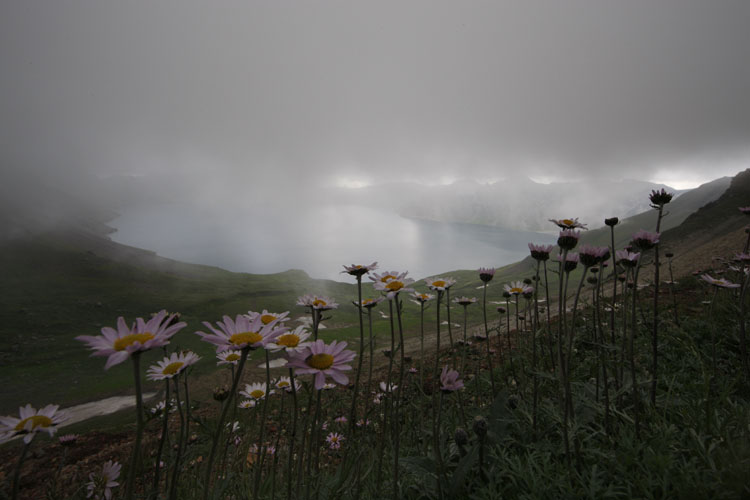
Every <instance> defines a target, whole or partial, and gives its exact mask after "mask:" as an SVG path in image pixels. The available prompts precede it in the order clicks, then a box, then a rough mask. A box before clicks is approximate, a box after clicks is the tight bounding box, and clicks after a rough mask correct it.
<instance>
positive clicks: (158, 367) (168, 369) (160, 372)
mask: <svg viewBox="0 0 750 500" xmlns="http://www.w3.org/2000/svg"><path fill="white" fill-rule="evenodd" d="M199 359H201V358H200V356H198V355H197V354H195V353H194V352H191V351H186V352H181V353H176V352H173V353H172V354H171V355H170V356H169V357H166V358H164V359H162V360H161V361H158V362H157V363H156V364H155V365H151V366H150V367H149V369H148V370H147V371H146V378H148V379H149V380H164V379H168V378H169V379H171V378H174V377H175V376H177V375H179V374H180V373H182V372H183V371H184V370H185V369H187V367H188V366H190V365H193V364H195V363H197V362H198V360H199Z"/></svg>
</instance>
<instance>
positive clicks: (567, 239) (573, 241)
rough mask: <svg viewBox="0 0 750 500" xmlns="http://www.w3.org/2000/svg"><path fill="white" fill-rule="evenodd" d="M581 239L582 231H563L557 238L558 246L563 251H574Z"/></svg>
mask: <svg viewBox="0 0 750 500" xmlns="http://www.w3.org/2000/svg"><path fill="white" fill-rule="evenodd" d="M580 237H581V232H580V231H574V230H572V229H563V230H562V231H560V234H559V235H558V237H557V246H559V247H560V248H562V249H563V250H573V249H574V248H575V247H576V245H577V244H578V239H579V238H580Z"/></svg>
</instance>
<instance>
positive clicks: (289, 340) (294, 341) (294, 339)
mask: <svg viewBox="0 0 750 500" xmlns="http://www.w3.org/2000/svg"><path fill="white" fill-rule="evenodd" d="M276 343H277V344H278V345H283V346H284V347H297V345H298V344H299V337H298V336H297V335H295V334H293V333H287V334H285V335H282V336H281V337H279V339H278V340H277V341H276Z"/></svg>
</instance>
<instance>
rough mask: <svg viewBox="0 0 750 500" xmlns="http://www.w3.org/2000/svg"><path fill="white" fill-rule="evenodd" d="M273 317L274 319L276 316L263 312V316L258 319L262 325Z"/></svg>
mask: <svg viewBox="0 0 750 500" xmlns="http://www.w3.org/2000/svg"><path fill="white" fill-rule="evenodd" d="M275 319H276V316H274V315H273V314H264V315H263V316H261V317H260V321H261V323H263V324H264V325H267V324H268V323H270V322H271V321H273V320H275Z"/></svg>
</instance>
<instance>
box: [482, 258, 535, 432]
mask: <svg viewBox="0 0 750 500" xmlns="http://www.w3.org/2000/svg"><path fill="white" fill-rule="evenodd" d="M539 265H540V262H539V261H537V262H536V282H535V284H536V286H535V287H534V319H533V320H532V322H531V366H532V368H531V370H532V372H533V376H534V396H533V406H532V428H533V429H534V435H536V430H537V429H536V411H537V410H536V408H537V398H538V396H539V377H538V376H537V374H536V371H537V366H536V363H537V359H536V332H537V327H538V325H539V300H538V296H539ZM548 305H549V304H548ZM482 444H483V443H482Z"/></svg>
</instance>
